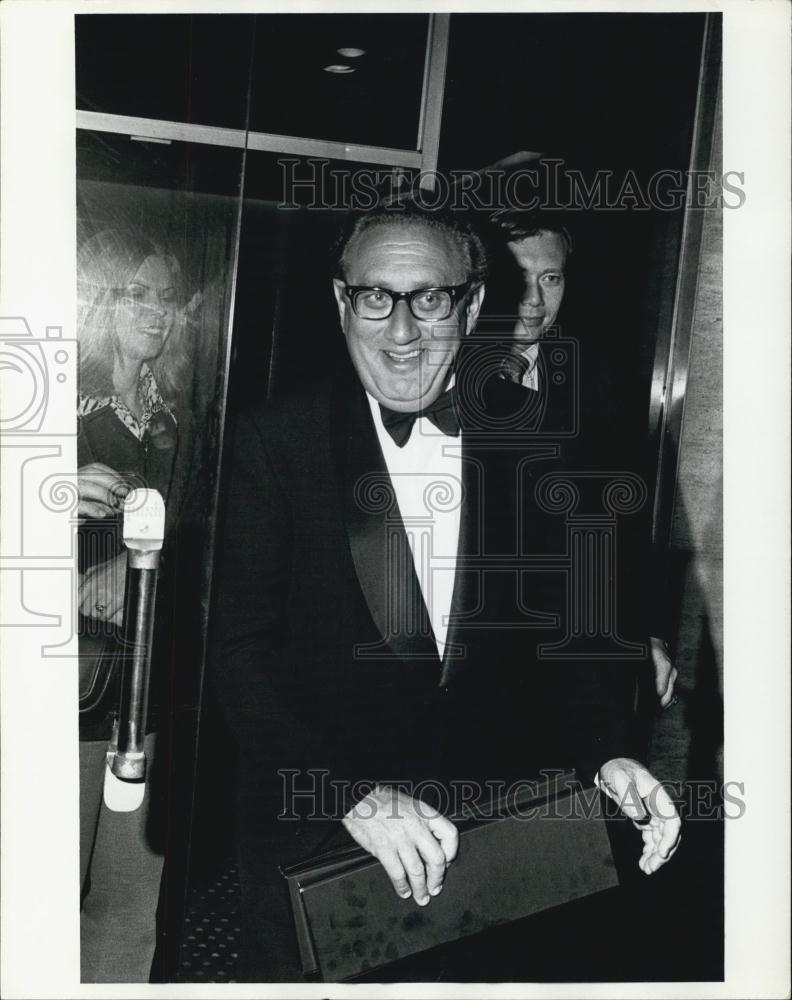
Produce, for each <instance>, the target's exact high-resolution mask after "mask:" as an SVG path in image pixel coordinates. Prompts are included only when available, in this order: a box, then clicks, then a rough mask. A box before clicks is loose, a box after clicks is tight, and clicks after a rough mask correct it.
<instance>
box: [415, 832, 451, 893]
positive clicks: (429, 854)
mask: <svg viewBox="0 0 792 1000" xmlns="http://www.w3.org/2000/svg"><path fill="white" fill-rule="evenodd" d="M416 846H417V848H418V852H419V854H420V855H421V857H422V858H423V861H424V865H425V868H426V888H427V890H428V891H429V895H430V896H436V895H437V894H438V893H439V892H440V890H441V889H442V888H443V879H444V878H445V873H446V858H445V853H444V852H443V849H442V847H441V846H440V844H439V843H438V842H437V841H436V840H435V838H434V837H433V836H432V834H431V833H430V832H429V831H428V830H424V831H423V832H422V834H421V836H420V838H419V839H418V841H417V844H416Z"/></svg>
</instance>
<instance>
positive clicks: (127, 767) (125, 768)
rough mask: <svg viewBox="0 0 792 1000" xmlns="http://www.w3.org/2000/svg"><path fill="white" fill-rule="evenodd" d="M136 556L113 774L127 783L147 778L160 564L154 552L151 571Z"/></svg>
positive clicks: (130, 569) (131, 562)
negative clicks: (151, 671)
mask: <svg viewBox="0 0 792 1000" xmlns="http://www.w3.org/2000/svg"><path fill="white" fill-rule="evenodd" d="M134 555H135V553H133V552H132V551H131V550H130V552H129V558H128V562H127V574H126V594H125V598H124V629H123V647H124V651H123V655H122V658H121V661H122V673H121V694H120V698H119V705H118V745H117V749H116V752H115V754H114V756H113V760H112V764H111V770H112V772H113V774H114V775H116V777H118V778H123V779H124V780H126V781H142V780H143V779H144V778H145V776H146V755H145V751H144V741H145V738H146V714H147V711H148V691H149V674H150V670H151V645H152V638H153V634H154V604H155V599H156V596H157V573H158V569H157V565H156V564H157V563H158V561H159V560H158V558H157V559H156V560H152V558H151V556H152V555H154V553H148V554H147V555H148V557H147V559H146V560H145V563H146V565H147V566H148V567H149V568H143V569H141V568H138V567H137V566H136V565H135V563H136V562H138V560H136V559H135V558H134ZM156 556H157V557H158V556H159V553H158V552H157V553H156ZM152 564H153V565H152Z"/></svg>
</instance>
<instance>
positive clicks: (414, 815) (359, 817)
mask: <svg viewBox="0 0 792 1000" xmlns="http://www.w3.org/2000/svg"><path fill="white" fill-rule="evenodd" d="M343 824H344V826H345V827H346V829H347V831H348V833H349V834H350V835H351V836H352V837H353V838H354V839H355V840H356V841H357V842H358V844H360V846H361V847H365V849H366V850H367V851H368V852H369V854H373V855H374V857H375V858H376V859H377V860H378V861H379V862H380V863H381V865H382V867H383V868H384V869H385V871H386V872H387V875H388V878H389V879H390V880H391V882H392V883H393V888H394V889H395V890H396V892H397V893H398V894H399V896H401V897H402V899H407V897H408V896H410V894H412V896H413V897H414V899H415V901H416V903H418V905H419V906H426V904H427V903H428V902H429V899H430V897H431V896H436V895H437V894H438V893H439V892H440V890H441V889H442V888H443V879H444V878H445V873H446V868H447V867H448V865H449V864H450V863H451V862H452V861H453V860H454V858H455V857H456V853H457V849H458V847H459V834H458V832H457V828H456V827H455V826H454V824H453V823H452V822H451V820H449V819H446V817H445V816H442V815H441V814H440V813H439V812H438V811H437V810H436V809H433V808H432V806H430V805H427V804H426V803H425V802H421V801H420V800H416V799H413V798H411V797H410V796H409V795H405V794H403V793H402V792H399V791H398V790H397V789H395V788H388V787H384V788H376V789H375V790H374V791H373V792H372V793H371V794H370V795H367V796H366V797H365V798H364V799H361V801H360V802H358V804H357V805H356V806H355V807H354V809H350V811H349V812H348V813H347V814H346V816H345V817H344V819H343Z"/></svg>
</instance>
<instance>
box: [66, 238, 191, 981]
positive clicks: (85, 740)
mask: <svg viewBox="0 0 792 1000" xmlns="http://www.w3.org/2000/svg"><path fill="white" fill-rule="evenodd" d="M187 333H188V331H187V325H186V321H185V313H184V308H183V291H182V286H181V276H180V268H179V265H178V262H177V261H176V258H175V257H174V256H173V254H172V253H170V252H169V251H168V250H167V249H166V248H165V247H163V246H162V245H159V244H157V243H155V242H153V241H151V240H149V239H147V238H146V237H144V236H142V235H140V234H138V233H135V232H132V231H122V230H120V229H105V230H102V231H100V232H98V233H96V234H95V235H93V236H91V237H90V238H89V239H88V240H86V241H85V242H84V243H83V244H82V246H81V248H80V251H79V254H78V342H79V351H80V360H79V399H78V410H77V417H78V467H79V469H78V477H79V490H80V501H79V518H80V529H79V540H80V544H79V558H80V565H79V573H80V576H79V597H78V607H79V633H80V877H81V918H80V939H81V978H82V981H83V982H148V980H149V976H150V971H151V963H152V959H153V955H154V950H155V946H156V939H157V935H156V912H157V903H158V898H159V890H160V881H161V876H162V867H163V861H164V857H163V845H162V843H161V836H158V834H157V827H158V825H160V826H161V823H160V824H158V823H157V818H158V815H159V816H160V818H161V813H162V809H163V805H162V801H161V799H162V797H161V796H159V795H158V793H157V781H156V767H155V768H154V774H153V775H152V779H151V780H147V784H146V790H145V795H144V798H143V802H142V804H141V805H140V806H139V808H137V809H135V810H134V811H129V812H117V811H113V810H111V809H109V808H108V807H107V805H106V803H105V802H103V787H104V782H105V772H106V770H107V767H106V752H107V746H108V741H109V739H110V737H111V735H112V728H113V721H114V714H115V711H116V710H117V707H118V680H119V676H118V675H119V674H120V670H119V663H118V657H119V654H120V652H121V646H120V642H119V640H120V633H119V626H120V625H121V624H122V616H123V607H124V589H125V579H126V550H125V548H124V546H123V541H122V523H121V508H122V505H123V498H124V497H125V496H126V494H127V493H128V492H129V490H130V489H133V488H135V487H142V486H145V487H149V488H153V489H156V490H158V491H159V492H160V493H161V494H162V497H163V499H164V501H165V504H166V511H167V517H166V536H167V534H168V533H169V532H170V531H171V530H172V528H173V525H174V522H175V520H176V517H177V513H178V507H179V502H180V494H181V487H180V484H181V482H182V481H183V476H182V475H181V472H180V469H179V466H180V457H179V456H180V452H181V453H182V454H183V453H184V452H185V449H184V433H183V431H184V427H183V424H184V419H185V416H184V414H185V411H186V407H185V405H184V400H185V396H186V391H185V390H186V389H187V387H188V381H189V379H190V376H191V359H190V355H189V353H188V349H189V339H188V336H187ZM164 559H165V560H167V541H166V551H165V554H164ZM163 598H164V600H163ZM167 605H168V600H167V587H165V588H163V587H162V585H161V586H160V600H158V602H157V618H158V622H157V625H158V628H159V629H160V630H161V628H162V624H163V623H162V618H163V613H164V612H165V611H166V610H167ZM155 637H156V630H155ZM156 646H157V642H156V638H155V655H154V657H153V669H154V671H155V676H153V677H152V684H151V691H152V698H151V699H150V706H149V724H148V730H147V736H146V756H147V760H148V762H149V774H151V766H152V762H153V761H154V756H155V743H156V738H155V735H154V732H153V730H154V729H156V724H157V720H156V709H157V707H158V701H159V702H160V703H161V699H158V697H157V688H158V687H162V683H161V681H162V677H161V676H160V678H159V683H158V678H157V676H156V667H157V659H158V657H157V655H156ZM160 658H161V657H160ZM113 664H114V669H111V666H112V665H113ZM159 673H160V675H162V673H163V669H162V665H160V670H159ZM152 781H153V785H152Z"/></svg>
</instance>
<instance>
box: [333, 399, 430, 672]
mask: <svg viewBox="0 0 792 1000" xmlns="http://www.w3.org/2000/svg"><path fill="white" fill-rule="evenodd" d="M332 419H333V426H334V431H333V440H334V447H335V449H336V462H337V468H339V470H340V475H341V482H340V485H341V492H342V497H343V505H344V517H345V522H346V530H347V535H348V537H349V547H350V550H351V552H352V559H353V562H354V565H355V572H356V573H357V577H358V581H359V583H360V587H361V590H362V591H363V595H364V597H365V599H366V603H367V604H368V607H369V611H370V612H371V617H372V618H373V619H374V623H375V625H376V626H377V628H378V629H379V631H380V633H381V635H382V642H380V643H376V644H374V645H372V646H367V647H365V648H363V647H358V649H357V652H358V654H359V655H361V656H363V657H366V658H373V659H389V658H394V657H395V658H398V659H402V660H406V659H420V660H434V661H435V662H437V661H438V656H437V646H436V644H435V639H434V634H433V632H432V627H431V624H430V621H429V614H428V612H427V610H426V605H425V604H424V600H423V596H422V594H421V587H420V584H419V582H418V578H417V576H416V574H415V567H414V564H413V559H412V553H411V551H410V545H409V542H408V540H407V536H406V534H405V531H404V525H403V522H402V519H401V515H400V514H399V508H398V505H397V503H396V497H395V494H394V491H393V487H392V485H391V481H390V476H389V475H388V470H387V467H386V465H385V460H384V458H383V457H382V451H381V450H380V446H379V441H378V440H377V432H376V430H375V428H374V424H373V421H372V419H371V412H370V410H369V405H368V401H367V399H366V396H365V394H364V392H363V390H362V388H361V387H360V385H359V384H357V381H356V380H354V381H352V380H349V381H346V380H340V381H339V382H338V383H337V385H336V392H335V395H334V400H333V416H332Z"/></svg>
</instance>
